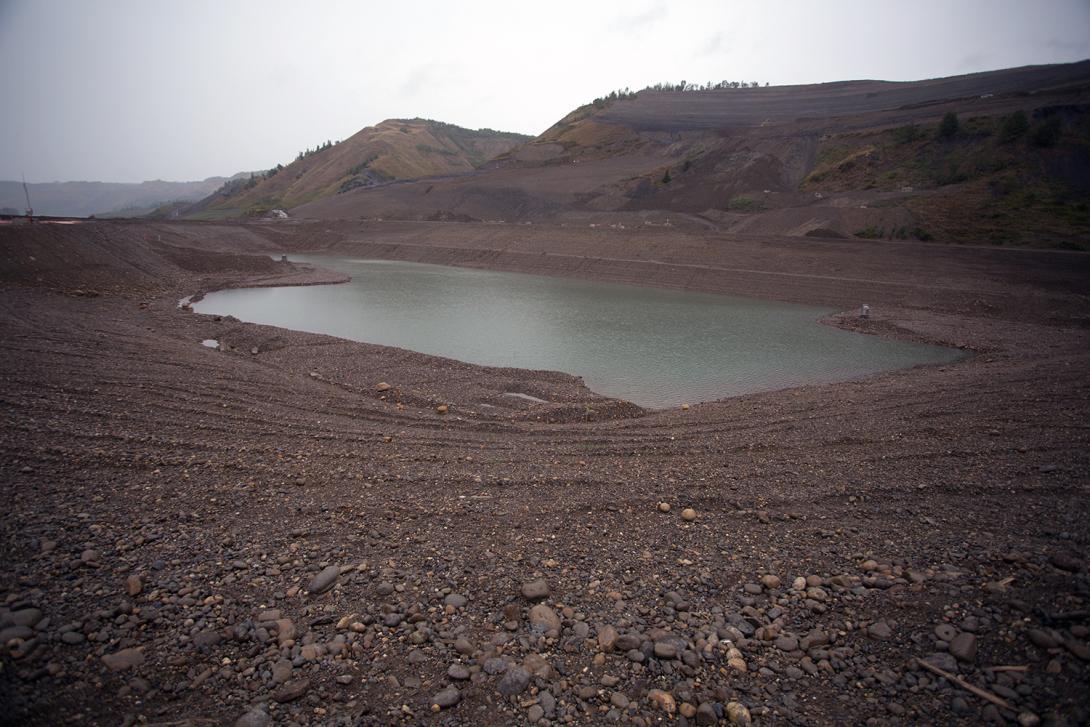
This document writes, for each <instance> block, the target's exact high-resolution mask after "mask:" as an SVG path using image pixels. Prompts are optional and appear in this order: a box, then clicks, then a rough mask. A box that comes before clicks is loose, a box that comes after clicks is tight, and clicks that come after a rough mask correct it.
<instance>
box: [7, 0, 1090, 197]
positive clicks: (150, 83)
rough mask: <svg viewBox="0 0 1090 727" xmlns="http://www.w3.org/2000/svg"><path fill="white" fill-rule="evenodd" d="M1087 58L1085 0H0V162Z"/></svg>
mask: <svg viewBox="0 0 1090 727" xmlns="http://www.w3.org/2000/svg"><path fill="white" fill-rule="evenodd" d="M1088 57H1090V2H1088V0H1042V1H1040V2H1030V1H1029V0H976V1H972V0H960V1H959V0H914V1H913V2H888V1H878V0H865V1H862V2H855V1H854V0H825V1H824V2H820V3H819V2H816V1H803V0H799V1H790V2H785V1H767V2H754V1H753V0H745V1H744V2H738V1H735V0H718V1H715V0H709V1H706V2H705V1H700V0H693V1H691V2H690V1H683V0H676V1H674V2H655V1H654V0H618V1H613V0H607V1H604V2H598V1H596V0H581V1H579V2H569V1H568V0H553V1H552V2H548V3H528V2H515V1H512V0H498V1H490V2H470V1H466V2H454V1H452V0H439V1H436V2H432V1H427V2H422V1H421V2H414V1H413V0H401V1H400V2H389V1H388V0H387V1H385V2H381V3H379V2H365V1H364V0H357V1H356V2H338V1H336V0H330V1H328V2H305V3H304V2H275V1H271V0H254V1H250V0H96V1H95V2H88V1H83V0H69V1H64V0H0V68H2V69H3V72H4V77H5V81H6V89H5V100H4V109H3V112H2V113H0V179H18V178H19V175H20V173H22V172H25V173H26V177H27V180H28V181H38V182H42V181H54V180H103V181H140V180H144V179H155V178H161V179H172V180H188V179H202V178H204V177H208V176H213V175H221V174H231V173H234V172H237V171H243V170H254V169H263V168H267V167H270V166H272V165H274V164H276V163H277V162H285V163H286V162H288V161H290V160H291V159H293V158H294V156H295V154H296V152H298V151H299V150H301V149H303V148H305V147H308V146H311V147H312V146H314V145H315V144H316V143H318V142H324V141H325V140H326V139H333V140H337V139H343V138H345V137H347V136H350V135H351V134H353V133H354V132H356V131H358V130H359V129H360V128H362V127H364V126H369V125H372V124H375V123H378V122H379V121H382V120H383V119H386V118H393V117H414V116H423V117H426V118H433V119H439V120H442V121H448V122H451V123H456V124H459V125H462V126H468V127H473V128H477V127H482V126H488V127H491V128H496V129H503V130H510V131H520V132H524V133H528V134H537V133H540V132H541V131H543V130H545V129H546V128H548V127H549V126H550V125H551V124H552V123H553V122H554V121H556V120H557V119H559V118H561V117H562V116H564V115H565V114H566V113H567V112H568V111H570V110H571V109H573V108H575V107H576V106H579V105H581V104H583V103H586V102H587V101H589V100H591V99H593V98H594V97H595V96H599V95H602V94H603V93H605V92H608V91H609V90H611V89H614V88H622V87H624V86H629V87H632V88H633V89H636V88H642V87H644V86H646V85H648V84H651V83H654V82H656V81H666V80H670V81H675V82H676V81H678V80H681V79H686V80H689V81H697V82H701V83H703V82H707V81H709V80H716V81H717V80H722V79H728V80H753V81H760V82H762V83H763V82H765V81H768V82H770V83H772V84H774V85H775V84H787V83H810V82H821V81H838V80H845V79H854V78H881V79H888V80H913V79H919V78H933V77H937V76H948V75H956V74H961V73H970V72H973V71H981V70H991V69H996V68H1005V67H1011V66H1020V65H1028V64H1038V63H1057V62H1066V61H1075V60H1082V59H1084V58H1088Z"/></svg>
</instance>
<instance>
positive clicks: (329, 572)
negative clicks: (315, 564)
mask: <svg viewBox="0 0 1090 727" xmlns="http://www.w3.org/2000/svg"><path fill="white" fill-rule="evenodd" d="M340 574H341V569H340V567H339V566H335V565H331V566H327V567H326V568H324V569H322V572H321V573H319V574H318V575H316V576H314V578H313V579H312V580H311V581H310V585H308V586H307V590H308V591H309V592H310V593H311V594H314V595H317V594H319V593H324V592H326V591H328V590H329V589H330V588H332V587H333V584H334V583H336V582H337V577H338V576H339V575H340Z"/></svg>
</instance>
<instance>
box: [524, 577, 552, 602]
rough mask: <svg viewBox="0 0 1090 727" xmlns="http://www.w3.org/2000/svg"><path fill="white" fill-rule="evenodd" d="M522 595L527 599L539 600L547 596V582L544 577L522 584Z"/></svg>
mask: <svg viewBox="0 0 1090 727" xmlns="http://www.w3.org/2000/svg"><path fill="white" fill-rule="evenodd" d="M522 597H523V598H525V599H526V600H528V601H541V600H543V599H545V598H548V597H549V584H548V583H546V582H545V579H544V578H538V579H537V580H535V581H530V582H529V583H523V584H522Z"/></svg>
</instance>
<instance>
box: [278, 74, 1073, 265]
mask: <svg viewBox="0 0 1090 727" xmlns="http://www.w3.org/2000/svg"><path fill="white" fill-rule="evenodd" d="M947 113H953V114H955V115H956V116H957V122H958V123H957V124H956V126H955V128H954V129H953V130H952V131H951V132H950V133H945V132H943V131H940V128H939V125H940V122H941V121H942V119H943V117H944V115H946V114H947ZM1023 115H1024V116H1023ZM1020 120H1021V121H1024V124H1020V123H1019V122H1020ZM1088 180H1090V61H1083V62H1080V63H1072V64H1060V65H1051V66H1031V67H1024V68H1016V69H1009V70H1002V71H994V72H988V73H977V74H972V75H966V76H955V77H950V78H941V79H933V80H925V81H917V82H905V83H901V82H898V83H894V82H885V81H846V82H839V83H827V84H818V85H809V86H782V87H763V88H729V89H723V90H711V91H685V92H680V91H642V92H640V93H639V94H638V95H636V97H635V98H621V99H618V100H612V101H610V100H606V101H600V102H599V103H596V104H588V105H587V106H584V107H582V108H580V109H577V110H575V111H573V112H572V113H570V114H568V115H567V116H566V117H564V118H563V119H562V120H561V121H559V122H558V123H557V124H555V125H554V126H553V127H552V128H550V129H549V130H547V131H546V132H545V133H543V134H542V135H540V136H539V137H537V138H535V139H533V140H532V141H529V142H528V143H526V144H522V145H519V146H517V147H514V148H512V149H511V150H509V151H507V152H505V153H503V154H500V155H499V157H497V158H496V159H495V160H493V161H491V162H489V163H487V164H485V165H484V166H483V167H482V168H481V169H479V170H478V171H476V172H473V173H472V174H466V175H462V176H459V177H455V178H450V179H441V180H427V181H416V182H413V181H406V182H401V183H398V184H387V185H380V186H373V187H370V188H360V189H352V190H348V191H346V192H345V193H343V194H336V195H332V196H327V197H325V198H323V199H319V200H317V201H314V202H312V203H309V204H303V205H300V206H299V207H297V208H295V209H293V210H292V214H293V215H296V216H302V217H313V218H324V219H337V218H340V219H349V218H361V217H364V218H376V217H382V218H403V219H436V218H457V219H469V218H473V219H481V220H498V219H503V220H507V221H513V220H535V219H552V220H560V221H563V220H578V219H582V218H584V217H588V216H599V217H600V216H601V214H602V213H609V214H612V215H613V218H612V219H614V220H615V221H616V222H617V223H619V224H624V221H625V220H628V221H630V222H635V223H637V224H638V223H639V222H640V221H641V220H643V221H648V222H650V221H652V220H656V221H658V222H664V221H665V219H666V218H667V216H668V215H664V214H662V213H674V219H675V220H677V219H678V216H679V215H683V216H685V217H686V218H687V219H689V220H690V221H692V222H695V223H697V224H702V225H705V226H708V227H712V228H716V229H720V230H731V231H736V232H749V233H759V234H780V235H795V236H798V235H809V236H833V237H836V236H841V237H844V236H856V237H866V238H890V239H908V238H917V239H938V240H941V241H951V242H991V243H996V244H1006V243H1014V244H1034V245H1055V244H1060V245H1069V246H1086V245H1088V244H1090V212H1088V209H1087V203H1088V202H1090V182H1088Z"/></svg>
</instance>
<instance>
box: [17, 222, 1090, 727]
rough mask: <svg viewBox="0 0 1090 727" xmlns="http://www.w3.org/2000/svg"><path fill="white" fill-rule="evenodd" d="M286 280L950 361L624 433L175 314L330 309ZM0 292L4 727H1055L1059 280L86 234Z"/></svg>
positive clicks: (1026, 273) (1079, 352)
mask: <svg viewBox="0 0 1090 727" xmlns="http://www.w3.org/2000/svg"><path fill="white" fill-rule="evenodd" d="M282 251H297V252H328V253H333V254H353V255H367V256H373V257H389V258H399V259H410V260H424V261H428V262H444V263H447V264H460V265H473V266H481V267H490V268H496V269H508V270H520V271H524V272H535V273H544V274H553V275H572V276H580V277H587V278H591V279H603V280H605V279H608V280H625V281H632V282H642V283H648V284H655V285H664V286H670V287H683V288H690V289H696V290H707V291H712V292H731V293H737V294H747V295H758V296H763V297H769V298H775V299H779V300H788V301H803V302H807V303H815V304H824V305H831V306H836V307H839V308H842V309H845V310H847V309H854V308H855V307H856V306H857V305H858V304H859V303H861V302H868V303H870V304H871V306H872V308H873V310H874V313H875V317H874V318H873V319H872V320H870V321H868V322H861V321H858V320H856V319H854V318H853V317H852V316H851V315H845V316H843V317H841V319H840V323H841V324H842V325H849V326H853V327H857V328H860V329H862V330H864V331H867V332H871V333H877V334H880V335H897V336H908V337H915V338H922V339H926V340H933V341H941V342H947V343H954V344H957V345H961V346H963V347H965V348H966V349H968V350H969V351H970V352H972V353H973V355H971V356H970V357H968V358H967V360H966V361H965V362H963V363H961V364H958V365H954V366H946V367H940V368H919V369H914V370H911V371H903V372H896V373H892V374H889V375H884V376H880V377H874V378H870V379H866V380H862V381H854V382H845V383H839V384H830V385H824V386H811V387H804V388H799V389H792V390H786V391H779V392H770V393H765V394H760V395H755V396H747V397H742V398H736V399H729V400H725V401H722V402H716V403H708V404H701V405H696V406H693V407H692V408H691V409H689V410H672V411H664V412H643V411H641V410H639V409H637V408H635V407H632V406H631V405H627V404H624V403H622V402H614V401H610V400H606V399H603V398H602V397H599V396H597V395H595V394H593V393H592V392H589V391H587V390H586V389H585V388H583V387H582V386H581V384H580V382H579V381H578V380H576V379H574V378H573V377H570V376H566V375H563V374H558V373H547V372H526V371H516V370H508V369H488V368H482V367H477V366H471V365H468V364H463V363H459V362H456V361H450V360H444V359H438V358H434V357H429V356H424V355H421V354H415V353H411V352H406V351H400V350H396V349H390V348H385V347H380V346H370V345H365V344H357V343H350V342H345V341H341V340H337V339H332V338H328V337H324V336H318V335H311V334H303V333H295V332H290V331H285V330H281V329H276V328H271V327H265V326H255V325H248V324H242V323H239V322H237V321H234V320H231V319H230V318H227V319H218V318H215V317H210V316H199V315H195V314H192V313H188V312H186V311H184V310H182V309H179V308H178V306H177V301H178V299H179V298H181V297H183V296H185V295H189V294H192V293H195V292H198V291H201V290H212V289H215V288H218V287H222V286H226V285H240V284H246V283H249V282H258V283H261V284H270V283H275V282H277V281H278V280H279V281H283V282H290V283H295V284H299V283H316V282H321V281H333V280H335V279H336V278H335V276H333V275H331V274H329V273H327V272H323V271H320V270H313V269H302V268H298V267H296V266H289V267H288V268H287V269H285V267H284V266H283V265H282V264H281V263H278V262H276V261H274V260H273V259H272V258H271V257H269V255H270V254H273V253H278V252H282ZM0 255H2V257H0V284H2V288H0V346H2V355H0V370H2V376H3V379H2V380H3V382H4V383H3V387H2V389H0V396H2V397H3V403H4V405H3V407H2V409H0V416H2V417H3V427H2V429H0V472H2V474H3V477H2V480H0V482H2V483H3V498H4V502H5V503H6V504H7V509H6V512H5V515H4V518H3V521H2V528H0V534H2V543H3V546H2V547H3V550H2V551H0V553H2V563H3V565H2V567H0V584H2V588H3V592H4V603H3V607H2V609H0V631H2V634H0V641H2V642H3V657H2V662H0V664H2V669H0V702H2V703H3V704H4V705H5V709H4V710H3V712H2V716H0V722H3V723H7V724H42V725H46V724H57V723H60V722H69V723H75V724H103V725H114V724H119V723H120V724H136V723H139V722H147V723H153V724H168V723H169V724H194V725H196V724H250V725H254V724H278V725H287V724H362V725H366V724H417V723H426V724H450V725H455V724H460V725H478V724H497V725H499V724H520V723H539V724H592V723H614V722H619V723H622V724H645V725H646V724H657V723H667V722H669V723H677V724H715V723H717V722H719V721H722V723H724V724H726V723H733V724H746V723H748V721H747V720H752V721H753V722H755V723H760V724H833V723H853V724H860V723H867V724H902V723H905V722H917V723H941V724H979V723H981V722H983V721H988V720H991V721H998V722H1004V721H1010V722H1014V723H1017V721H1018V720H1019V719H1020V720H1022V723H1023V724H1036V723H1037V721H1035V720H1043V721H1044V722H1045V723H1052V724H1080V723H1084V722H1085V721H1086V720H1087V719H1088V718H1090V700H1088V699H1087V696H1086V691H1085V684H1086V683H1087V677H1088V673H1087V660H1088V659H1090V647H1088V644H1087V635H1088V626H1090V624H1088V619H1090V616H1088V608H1087V601H1088V599H1090V578H1088V570H1087V555H1088V553H1090V542H1088V535H1087V533H1088V529H1087V523H1088V522H1090V518H1088V516H1090V512H1088V509H1090V508H1088V505H1087V495H1088V483H1090V461H1088V455H1087V452H1088V444H1090V433H1088V428H1087V422H1088V421H1090V420H1088V416H1087V414H1088V409H1090V400H1088V391H1090V389H1088V378H1087V370H1088V364H1090V360H1088V359H1090V354H1088V352H1090V346H1088V345H1087V344H1088V340H1087V339H1088V333H1090V329H1088V328H1087V326H1086V322H1087V318H1086V315H1087V312H1086V301H1087V294H1088V292H1090V291H1088V290H1087V287H1088V281H1090V276H1088V275H1087V272H1088V271H1087V266H1088V261H1087V258H1086V256H1082V255H1077V254H1064V253H1045V252H1030V251H1002V250H987V249H970V248H958V249H952V248H944V247H938V246H926V245H918V246H917V245H895V244H876V243H865V242H848V241H817V240H804V239H798V238H795V239H777V238H761V237H744V238H743V237H737V236H736V237H725V236H706V235H701V234H698V233H693V232H684V231H680V230H677V229H658V230H653V229H647V230H641V231H638V232H633V231H631V230H615V229H609V228H605V229H603V228H593V229H590V228H583V227H581V228H579V229H578V230H577V229H574V228H570V227H559V226H556V227H551V228H544V227H542V226H540V225H534V226H510V225H509V226H499V225H493V226H488V225H464V224H453V223H452V224H424V223H418V224H410V223H372V224H355V223H353V224H349V223H320V224H313V225H307V224H281V225H251V226H245V225H231V226H214V225H200V224H177V225H166V224H162V225H155V226H148V225H142V224H136V223H120V222H119V223H107V222H99V223H94V224H87V225H77V226H70V227H63V228H62V227H52V228H50V229H46V227H45V226H40V227H25V226H24V227H20V228H16V227H13V226H11V227H6V228H0ZM209 338H212V339H216V340H218V341H220V342H223V343H225V344H227V345H226V348H225V350H211V349H208V348H205V347H203V346H201V343H200V342H201V341H202V340H204V339H209ZM380 382H384V383H386V384H388V385H389V388H388V389H384V390H380V387H379V386H378V384H379V383H380ZM505 392H517V393H523V394H528V395H531V396H535V397H538V398H541V399H545V400H546V401H548V402H549V403H547V404H536V403H533V402H531V401H528V400H525V399H521V398H518V397H511V396H505ZM440 405H445V406H447V407H448V408H447V410H446V413H440V412H439V411H438V407H439V406H440ZM660 503H667V504H669V505H670V506H671V507H670V509H669V511H668V512H664V511H663V508H660ZM686 508H692V513H687V512H686V513H685V515H692V518H691V519H686V517H684V516H683V511H684V510H685V509H686ZM536 581H544V584H541V583H535V582H536ZM917 659H926V660H928V663H929V664H931V665H933V666H935V667H937V668H939V669H941V670H943V671H945V672H947V673H949V676H948V677H940V676H939V675H938V674H936V673H935V672H934V671H933V670H931V669H928V668H927V667H923V666H921V665H920V664H919V663H918V662H917V661H916V660H917ZM954 673H957V674H958V675H960V676H959V677H958V678H960V679H962V680H964V683H966V684H969V685H972V686H975V687H977V688H979V689H981V690H984V692H985V693H986V694H987V695H989V696H990V697H991V698H992V699H993V700H999V702H998V704H999V705H1002V706H998V705H997V704H996V703H993V702H990V701H987V700H985V699H983V698H981V697H979V696H977V695H975V694H973V693H970V692H968V691H965V690H964V689H963V688H962V687H960V686H957V685H956V684H954V683H953V682H952V681H951V680H953V679H954ZM236 720H238V721H237V722H236Z"/></svg>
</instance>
